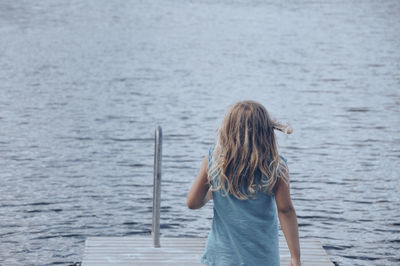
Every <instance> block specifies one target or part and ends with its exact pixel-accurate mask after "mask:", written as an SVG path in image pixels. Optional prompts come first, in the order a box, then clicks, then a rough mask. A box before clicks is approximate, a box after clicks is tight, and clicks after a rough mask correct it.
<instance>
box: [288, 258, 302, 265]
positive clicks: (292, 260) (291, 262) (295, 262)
mask: <svg viewBox="0 0 400 266" xmlns="http://www.w3.org/2000/svg"><path fill="white" fill-rule="evenodd" d="M290 266H301V261H300V259H296V258H292V259H291V261H290Z"/></svg>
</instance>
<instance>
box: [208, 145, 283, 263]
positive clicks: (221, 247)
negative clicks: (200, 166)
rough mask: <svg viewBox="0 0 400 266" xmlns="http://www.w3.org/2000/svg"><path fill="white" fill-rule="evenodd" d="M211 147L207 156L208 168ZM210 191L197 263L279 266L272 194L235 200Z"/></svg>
mask: <svg viewBox="0 0 400 266" xmlns="http://www.w3.org/2000/svg"><path fill="white" fill-rule="evenodd" d="M213 149H214V148H213V147H212V148H210V151H209V155H208V158H209V167H211V166H212V164H213V158H212V153H213ZM281 158H282V159H283V160H284V162H285V163H286V159H285V158H283V157H282V156H281ZM213 181H214V180H212V182H211V185H213V184H215V181H214V182H213ZM213 186H214V185H213ZM212 193H213V202H214V208H213V211H214V217H213V221H212V225H211V231H210V233H209V235H208V238H207V242H206V248H205V251H204V254H203V256H202V257H201V262H202V263H203V264H206V265H209V266H211V265H212V266H214V265H215V266H228V265H229V266H234V265H246V266H247V265H249V266H253V265H254V266H277V265H278V266H279V261H280V260H279V240H278V219H277V211H276V203H275V195H274V194H272V195H268V194H267V193H265V192H262V191H258V192H256V194H255V196H256V197H255V199H251V198H250V199H247V200H239V199H237V198H235V197H234V196H232V195H231V194H228V195H227V196H224V195H222V193H224V192H222V191H213V192H212Z"/></svg>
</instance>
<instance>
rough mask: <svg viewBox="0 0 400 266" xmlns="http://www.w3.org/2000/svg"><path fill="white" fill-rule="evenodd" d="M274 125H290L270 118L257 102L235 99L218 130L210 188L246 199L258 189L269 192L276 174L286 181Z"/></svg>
mask: <svg viewBox="0 0 400 266" xmlns="http://www.w3.org/2000/svg"><path fill="white" fill-rule="evenodd" d="M275 129H277V130H279V131H282V132H284V133H286V134H291V133H292V128H291V127H290V126H289V125H283V124H280V123H278V122H277V121H275V120H272V119H271V117H270V116H269V114H268V112H267V110H266V109H265V107H264V106H263V105H261V104H260V103H257V102H255V101H241V102H237V103H235V104H234V105H233V106H232V107H231V108H230V109H229V111H228V112H227V114H226V115H225V118H224V120H223V122H222V124H221V126H220V128H219V130H218V135H217V141H216V145H215V149H214V152H213V154H212V158H213V159H212V160H213V164H212V166H211V167H210V169H209V170H208V182H209V184H211V180H212V179H215V181H216V185H214V187H213V190H214V191H217V190H222V191H223V192H224V194H225V195H227V194H228V193H231V194H232V195H233V196H234V197H236V198H237V199H241V200H245V199H248V198H249V197H250V198H253V194H254V193H255V192H256V190H259V189H260V190H262V191H264V192H266V193H272V192H273V191H274V189H275V186H276V184H277V182H278V179H279V178H282V179H283V181H285V182H287V180H288V171H287V168H286V165H284V163H283V162H282V161H281V160H282V159H281V158H280V157H279V154H278V145H277V141H276V137H275V132H274V130H275ZM282 169H283V170H284V171H281V170H282ZM261 176H263V177H266V178H261ZM259 179H260V180H259Z"/></svg>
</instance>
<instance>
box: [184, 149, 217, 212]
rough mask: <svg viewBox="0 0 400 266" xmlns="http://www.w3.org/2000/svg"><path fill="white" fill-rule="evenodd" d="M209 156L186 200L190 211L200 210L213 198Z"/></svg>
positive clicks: (205, 158)
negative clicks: (209, 175) (209, 179)
mask: <svg viewBox="0 0 400 266" xmlns="http://www.w3.org/2000/svg"><path fill="white" fill-rule="evenodd" d="M207 176H208V156H205V157H204V159H203V163H202V164H201V167H200V171H199V174H198V175H197V178H196V180H195V181H194V183H193V185H192V188H191V189H190V190H189V192H188V194H187V198H186V205H187V206H188V207H189V209H200V208H201V207H203V206H204V205H205V204H206V203H207V202H208V201H209V200H210V199H211V198H212V193H211V188H210V185H209V184H208V179H207Z"/></svg>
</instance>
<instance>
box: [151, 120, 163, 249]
mask: <svg viewBox="0 0 400 266" xmlns="http://www.w3.org/2000/svg"><path fill="white" fill-rule="evenodd" d="M161 160H162V128H161V127H160V126H158V127H157V128H156V130H155V139H154V183H153V223H152V231H151V235H152V237H153V247H155V248H159V247H160V196H161Z"/></svg>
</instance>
